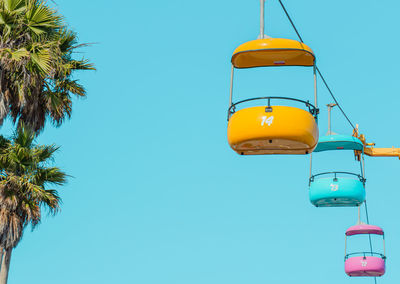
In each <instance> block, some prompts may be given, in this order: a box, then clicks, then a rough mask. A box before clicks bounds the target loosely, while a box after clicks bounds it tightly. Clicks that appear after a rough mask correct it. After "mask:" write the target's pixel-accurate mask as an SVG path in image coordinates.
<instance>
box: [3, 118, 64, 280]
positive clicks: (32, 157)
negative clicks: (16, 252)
mask: <svg viewBox="0 0 400 284" xmlns="http://www.w3.org/2000/svg"><path fill="white" fill-rule="evenodd" d="M35 135H36V134H35V132H34V131H33V130H31V129H29V128H28V127H25V126H24V125H21V127H19V128H18V129H17V131H16V133H15V134H14V136H13V137H12V138H11V139H6V138H4V137H2V136H0V250H1V252H2V257H1V267H0V284H6V283H7V278H8V271H9V267H10V259H11V252H12V249H13V248H15V247H16V246H17V245H18V243H19V241H20V240H21V238H22V235H23V231H24V229H25V228H26V227H27V226H28V225H29V224H30V225H31V226H32V229H34V228H35V227H36V226H38V224H39V223H40V221H41V217H42V210H44V209H47V210H48V212H49V213H50V214H53V215H54V214H56V213H57V212H58V210H59V208H60V201H61V200H60V197H59V196H58V193H57V191H56V190H55V189H49V188H48V187H49V186H57V185H63V184H65V183H66V174H65V173H64V172H62V171H61V170H60V169H59V168H56V167H51V166H50V165H49V162H51V161H52V158H53V154H54V153H55V152H56V151H57V150H58V147H57V146H55V145H37V144H36V143H35V140H34V139H35Z"/></svg>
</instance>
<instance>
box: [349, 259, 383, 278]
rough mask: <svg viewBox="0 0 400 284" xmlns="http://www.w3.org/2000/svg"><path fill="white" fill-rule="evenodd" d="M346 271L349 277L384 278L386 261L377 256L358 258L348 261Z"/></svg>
mask: <svg viewBox="0 0 400 284" xmlns="http://www.w3.org/2000/svg"><path fill="white" fill-rule="evenodd" d="M345 271H346V274H347V275H349V276H355V277H360V276H382V275H383V274H385V260H384V259H383V258H381V257H376V256H365V257H363V256H357V257H350V258H348V259H346V262H345Z"/></svg>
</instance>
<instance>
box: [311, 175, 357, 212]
mask: <svg viewBox="0 0 400 284" xmlns="http://www.w3.org/2000/svg"><path fill="white" fill-rule="evenodd" d="M364 200H365V179H364V178H363V177H361V176H359V175H356V174H352V173H346V172H331V173H321V174H318V175H314V176H312V177H311V178H310V201H311V203H312V204H313V205H314V206H316V207H353V206H354V207H357V206H359V205H360V204H361V203H363V202H364Z"/></svg>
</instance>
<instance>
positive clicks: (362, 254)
mask: <svg viewBox="0 0 400 284" xmlns="http://www.w3.org/2000/svg"><path fill="white" fill-rule="evenodd" d="M355 255H359V256H363V257H367V256H378V257H381V258H382V259H386V256H385V255H384V254H382V253H377V252H353V253H348V254H346V256H345V257H344V260H345V261H346V260H347V259H349V257H350V256H355Z"/></svg>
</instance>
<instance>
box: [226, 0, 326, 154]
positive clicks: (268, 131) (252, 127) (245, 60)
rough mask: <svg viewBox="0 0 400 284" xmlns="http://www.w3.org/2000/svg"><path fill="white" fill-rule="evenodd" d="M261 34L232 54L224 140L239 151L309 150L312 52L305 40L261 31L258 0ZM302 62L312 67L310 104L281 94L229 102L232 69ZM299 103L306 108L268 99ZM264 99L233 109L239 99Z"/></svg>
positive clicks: (313, 116) (313, 129)
mask: <svg viewBox="0 0 400 284" xmlns="http://www.w3.org/2000/svg"><path fill="white" fill-rule="evenodd" d="M261 4H262V5H261V19H262V21H261V34H260V38H259V39H257V40H252V41H249V42H246V43H244V44H242V45H240V46H239V47H238V48H236V50H235V51H234V53H233V55H232V60H231V62H232V73H231V89H230V106H229V111H228V143H229V145H230V146H231V148H232V149H233V150H235V151H236V152H237V153H238V154H241V155H269V154H309V153H311V152H312V151H313V150H314V149H315V147H316V146H317V144H318V136H319V132H318V125H317V122H316V120H317V115H318V108H317V81H316V65H315V55H314V53H313V51H312V50H311V48H310V47H308V46H307V45H306V44H304V43H302V42H299V41H296V40H291V39H282V38H267V37H266V36H265V35H264V22H263V19H264V1H263V0H261ZM272 66H306V67H313V70H314V90H315V91H314V99H315V103H314V105H312V104H310V103H309V102H308V101H302V100H299V99H293V98H284V97H261V98H251V99H247V100H243V101H240V102H236V103H233V101H232V98H233V77H234V71H235V69H243V68H255V67H272ZM278 99H279V100H291V101H296V102H299V103H303V104H304V105H305V106H306V107H307V108H308V111H306V110H304V109H301V108H297V107H289V106H277V105H271V100H278ZM254 100H264V101H266V102H268V103H267V104H266V105H265V106H256V107H248V108H243V109H241V110H238V111H236V110H237V108H238V105H241V104H243V103H246V102H249V101H254Z"/></svg>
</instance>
